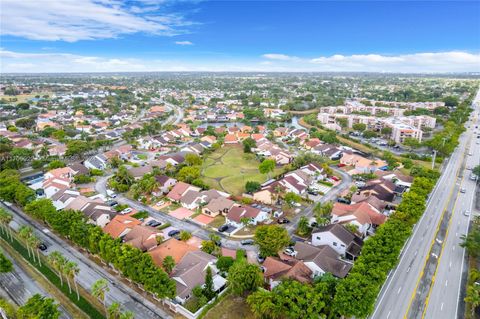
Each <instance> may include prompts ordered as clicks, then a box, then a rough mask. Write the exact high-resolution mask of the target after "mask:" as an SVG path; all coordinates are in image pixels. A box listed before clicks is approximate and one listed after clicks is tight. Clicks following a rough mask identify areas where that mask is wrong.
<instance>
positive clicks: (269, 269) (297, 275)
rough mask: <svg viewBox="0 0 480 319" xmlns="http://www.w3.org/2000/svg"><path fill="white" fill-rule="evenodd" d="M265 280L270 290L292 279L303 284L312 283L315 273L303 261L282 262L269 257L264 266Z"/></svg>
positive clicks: (290, 260)
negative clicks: (283, 281) (285, 280)
mask: <svg viewBox="0 0 480 319" xmlns="http://www.w3.org/2000/svg"><path fill="white" fill-rule="evenodd" d="M262 270H263V278H264V279H265V282H266V283H267V285H268V286H269V288H270V290H271V289H273V288H275V286H277V285H278V284H280V283H281V281H282V280H284V279H292V280H296V281H299V282H301V283H310V282H312V279H313V272H312V270H311V269H310V268H308V267H307V265H305V263H304V262H303V261H300V260H296V259H289V260H282V259H280V258H277V257H267V258H266V259H265V261H264V262H263V264H262Z"/></svg>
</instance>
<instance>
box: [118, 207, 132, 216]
mask: <svg viewBox="0 0 480 319" xmlns="http://www.w3.org/2000/svg"><path fill="white" fill-rule="evenodd" d="M131 212H132V209H131V208H130V207H127V208H125V209H124V210H122V211H121V212H120V214H122V215H123V214H128V213H131Z"/></svg>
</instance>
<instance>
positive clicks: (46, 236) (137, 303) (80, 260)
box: [2, 203, 170, 318]
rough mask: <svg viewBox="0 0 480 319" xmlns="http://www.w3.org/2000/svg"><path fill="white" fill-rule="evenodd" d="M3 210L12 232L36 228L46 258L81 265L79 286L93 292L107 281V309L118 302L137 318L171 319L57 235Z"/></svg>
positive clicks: (13, 210) (14, 209) (26, 217)
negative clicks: (56, 256)
mask: <svg viewBox="0 0 480 319" xmlns="http://www.w3.org/2000/svg"><path fill="white" fill-rule="evenodd" d="M2 206H3V207H4V208H5V209H7V210H9V211H10V212H11V213H12V214H13V217H14V218H13V221H12V222H11V224H10V225H11V227H12V228H13V229H18V228H19V227H20V225H29V226H31V227H32V228H34V230H35V232H36V235H37V236H38V237H39V238H40V239H41V240H42V242H44V243H45V244H46V245H47V247H48V250H47V251H46V252H45V253H44V254H45V255H48V254H49V253H51V252H53V251H59V252H61V253H62V254H63V255H64V256H65V257H66V258H67V259H68V260H71V261H74V262H76V263H77V264H78V266H79V268H80V272H79V275H78V276H77V277H78V284H79V285H81V286H82V287H84V288H85V289H87V290H90V288H91V286H92V285H93V283H94V282H95V281H97V280H98V279H101V278H105V279H107V281H108V282H109V288H110V291H109V292H108V293H107V294H106V303H107V305H109V304H111V303H113V302H115V301H116V302H118V303H120V304H122V306H123V307H124V308H125V310H130V311H132V312H134V313H135V314H136V315H137V317H138V318H170V315H168V314H167V313H166V312H165V311H163V310H162V309H159V308H158V307H156V306H155V305H154V304H153V303H151V302H149V301H148V300H147V299H146V298H145V297H144V296H142V295H141V294H139V293H137V292H135V291H134V290H133V289H131V288H130V287H128V286H127V285H125V284H123V283H122V282H121V281H120V280H118V279H117V278H116V277H114V276H112V275H110V274H109V273H108V272H106V271H105V270H104V269H103V268H102V267H100V266H98V265H97V264H96V263H94V262H93V261H91V260H90V259H88V258H87V257H86V256H84V255H83V254H82V253H80V252H79V251H77V250H76V249H75V248H73V247H71V246H70V245H69V244H68V243H66V242H65V241H64V240H62V239H61V238H59V237H58V236H56V235H55V234H53V233H51V232H50V231H48V230H46V229H45V228H44V227H42V225H40V224H39V223H38V222H36V221H33V220H31V218H30V217H28V216H26V215H25V214H24V213H23V212H21V211H20V210H18V209H17V208H15V207H8V206H5V205H4V204H3V203H2Z"/></svg>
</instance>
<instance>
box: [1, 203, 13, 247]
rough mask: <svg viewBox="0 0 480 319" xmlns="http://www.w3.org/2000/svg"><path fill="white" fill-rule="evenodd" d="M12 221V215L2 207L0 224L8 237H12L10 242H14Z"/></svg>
mask: <svg viewBox="0 0 480 319" xmlns="http://www.w3.org/2000/svg"><path fill="white" fill-rule="evenodd" d="M12 219H13V216H12V214H10V213H9V212H7V211H6V210H5V209H3V208H2V207H0V224H1V225H2V229H3V230H4V231H5V233H6V235H7V237H8V235H10V240H13V237H12V229H11V228H10V226H9V224H10V222H11V221H12Z"/></svg>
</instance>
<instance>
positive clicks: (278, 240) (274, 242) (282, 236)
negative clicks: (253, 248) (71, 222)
mask: <svg viewBox="0 0 480 319" xmlns="http://www.w3.org/2000/svg"><path fill="white" fill-rule="evenodd" d="M254 239H255V243H256V244H257V245H258V248H259V249H260V254H261V255H262V256H264V257H267V256H276V255H277V254H278V252H279V251H281V250H282V249H283V248H285V247H286V246H288V244H289V243H290V236H289V235H288V232H287V230H286V229H285V228H283V227H281V226H278V225H268V226H267V225H263V226H259V227H257V229H256V230H255V236H254Z"/></svg>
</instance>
